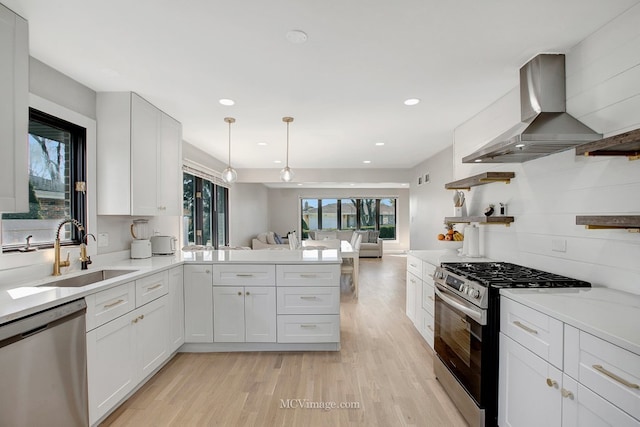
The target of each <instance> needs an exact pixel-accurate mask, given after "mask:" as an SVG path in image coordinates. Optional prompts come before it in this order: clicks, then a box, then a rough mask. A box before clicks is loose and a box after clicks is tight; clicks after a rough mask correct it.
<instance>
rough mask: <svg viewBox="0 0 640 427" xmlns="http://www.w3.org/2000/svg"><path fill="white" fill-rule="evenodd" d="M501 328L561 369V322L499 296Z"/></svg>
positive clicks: (506, 333) (509, 335)
mask: <svg viewBox="0 0 640 427" xmlns="http://www.w3.org/2000/svg"><path fill="white" fill-rule="evenodd" d="M500 331H501V332H502V333H504V334H505V335H507V336H508V337H510V338H512V339H513V340H514V341H516V342H518V343H519V344H521V345H522V346H523V347H525V348H527V349H529V350H530V351H532V352H533V353H535V354H537V355H538V356H540V357H541V358H543V359H544V360H546V361H547V362H549V363H551V364H552V365H554V366H555V367H557V368H559V369H562V362H563V360H562V359H563V355H562V351H563V349H562V347H563V323H562V322H560V321H559V320H557V319H554V318H552V317H550V316H547V315H546V314H543V313H541V312H539V311H537V310H534V309H532V308H529V307H527V306H524V305H522V304H520V303H517V302H515V301H513V300H510V299H509V298H504V297H502V298H500Z"/></svg>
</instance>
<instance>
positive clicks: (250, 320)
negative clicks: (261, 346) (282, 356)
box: [213, 286, 276, 342]
mask: <svg viewBox="0 0 640 427" xmlns="http://www.w3.org/2000/svg"><path fill="white" fill-rule="evenodd" d="M213 341H214V342H276V288H275V287H273V286H214V287H213Z"/></svg>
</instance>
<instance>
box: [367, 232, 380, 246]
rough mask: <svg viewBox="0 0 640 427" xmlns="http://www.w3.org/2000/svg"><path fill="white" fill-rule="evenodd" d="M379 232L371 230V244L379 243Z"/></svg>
mask: <svg viewBox="0 0 640 427" xmlns="http://www.w3.org/2000/svg"><path fill="white" fill-rule="evenodd" d="M379 236H380V232H379V231H373V230H369V243H378V237H379Z"/></svg>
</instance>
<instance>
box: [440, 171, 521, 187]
mask: <svg viewBox="0 0 640 427" xmlns="http://www.w3.org/2000/svg"><path fill="white" fill-rule="evenodd" d="M515 177H516V174H515V172H485V173H481V174H480V175H475V176H470V177H469V178H464V179H460V180H458V181H453V182H449V183H446V184H445V185H444V188H446V189H447V190H471V187H475V186H478V185H483V184H490V183H492V182H504V183H505V184H509V183H510V182H511V178H515Z"/></svg>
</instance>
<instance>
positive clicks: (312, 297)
mask: <svg viewBox="0 0 640 427" xmlns="http://www.w3.org/2000/svg"><path fill="white" fill-rule="evenodd" d="M300 299H308V300H314V299H318V297H314V296H311V297H300Z"/></svg>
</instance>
